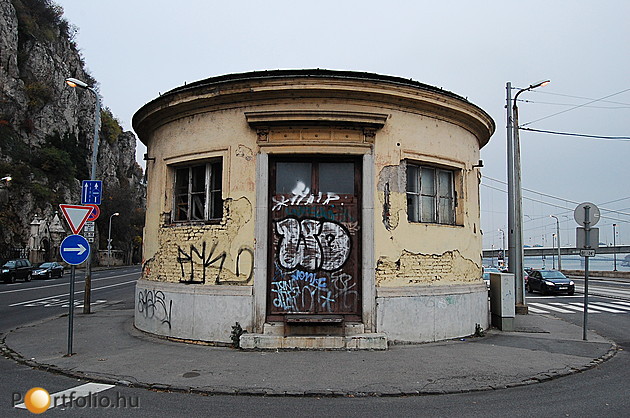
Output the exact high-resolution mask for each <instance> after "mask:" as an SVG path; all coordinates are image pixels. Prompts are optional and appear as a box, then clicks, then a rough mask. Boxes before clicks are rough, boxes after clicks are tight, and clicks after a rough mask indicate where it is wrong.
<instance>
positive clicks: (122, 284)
mask: <svg viewBox="0 0 630 418" xmlns="http://www.w3.org/2000/svg"><path fill="white" fill-rule="evenodd" d="M136 282H137V280H131V281H128V282H122V283H116V284H110V285H107V286H101V287H95V288H93V289H92V291H95V290H101V289H108V288H110V287H117V286H124V285H127V284H130V283H136ZM81 293H84V291H83V290H80V291H78V292H75V293H74V294H75V296H76V295H80V294H81ZM64 296H67V295H65V294H63V295H55V296H47V297H45V298H39V299H33V300H27V301H25V302H18V303H14V304H12V305H9V306H10V307H13V306H21V305H28V304H29V303H35V302H41V301H43V300H49V299H55V298H61V297H64Z"/></svg>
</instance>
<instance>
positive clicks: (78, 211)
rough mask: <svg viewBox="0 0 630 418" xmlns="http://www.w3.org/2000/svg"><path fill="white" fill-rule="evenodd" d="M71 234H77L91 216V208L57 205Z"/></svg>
mask: <svg viewBox="0 0 630 418" xmlns="http://www.w3.org/2000/svg"><path fill="white" fill-rule="evenodd" d="M59 207H60V208H61V212H63V216H64V217H65V218H66V221H68V225H70V229H72V233H73V234H78V233H79V231H81V228H83V225H85V222H86V221H87V219H88V218H89V217H90V215H91V214H92V210H93V209H94V208H93V207H92V206H78V205H59Z"/></svg>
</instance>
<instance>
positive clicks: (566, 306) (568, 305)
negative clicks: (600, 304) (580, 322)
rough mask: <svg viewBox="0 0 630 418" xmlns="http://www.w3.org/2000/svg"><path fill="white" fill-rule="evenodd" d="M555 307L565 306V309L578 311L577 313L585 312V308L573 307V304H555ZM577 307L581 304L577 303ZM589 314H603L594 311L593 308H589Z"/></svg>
mask: <svg viewBox="0 0 630 418" xmlns="http://www.w3.org/2000/svg"><path fill="white" fill-rule="evenodd" d="M554 305H560V306H563V307H565V308H567V309H573V310H575V311H577V312H584V307H583V306H573V305H571V304H564V303H554ZM576 305H579V304H577V303H576ZM588 313H594V314H596V313H601V312H600V311H596V310H593V309H591V307H590V306H589V308H588Z"/></svg>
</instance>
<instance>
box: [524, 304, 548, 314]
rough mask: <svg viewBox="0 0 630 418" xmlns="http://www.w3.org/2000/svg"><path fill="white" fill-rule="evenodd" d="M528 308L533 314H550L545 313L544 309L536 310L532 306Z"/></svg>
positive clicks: (529, 305)
mask: <svg viewBox="0 0 630 418" xmlns="http://www.w3.org/2000/svg"><path fill="white" fill-rule="evenodd" d="M527 308H528V309H529V310H530V311H531V312H533V313H549V311H543V310H542V309H538V308H534V307H533V306H532V304H531V303H530V304H528V305H527Z"/></svg>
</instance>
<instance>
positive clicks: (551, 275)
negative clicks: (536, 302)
mask: <svg viewBox="0 0 630 418" xmlns="http://www.w3.org/2000/svg"><path fill="white" fill-rule="evenodd" d="M540 273H541V274H542V276H543V277H544V278H545V279H566V278H567V276H565V275H564V274H562V273H560V272H559V271H541V272H540Z"/></svg>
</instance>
